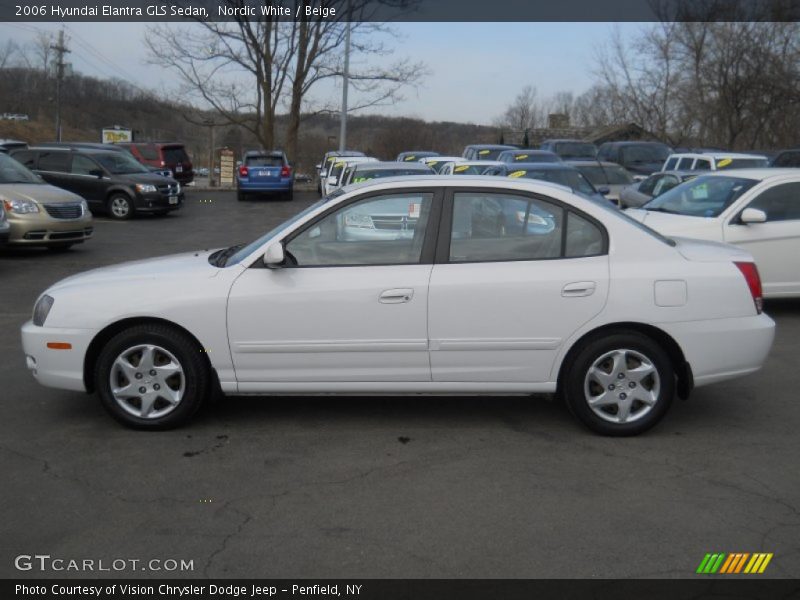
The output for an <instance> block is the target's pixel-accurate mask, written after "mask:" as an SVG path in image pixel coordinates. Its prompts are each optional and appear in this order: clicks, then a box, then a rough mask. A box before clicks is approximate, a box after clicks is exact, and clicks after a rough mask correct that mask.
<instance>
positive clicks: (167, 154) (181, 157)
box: [161, 146, 189, 163]
mask: <svg viewBox="0 0 800 600" xmlns="http://www.w3.org/2000/svg"><path fill="white" fill-rule="evenodd" d="M161 151H162V152H163V153H164V162H165V163H184V162H189V155H188V154H186V150H185V149H184V147H183V146H167V147H166V148H163V149H162V150H161Z"/></svg>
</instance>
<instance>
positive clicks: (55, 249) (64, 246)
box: [47, 244, 74, 252]
mask: <svg viewBox="0 0 800 600" xmlns="http://www.w3.org/2000/svg"><path fill="white" fill-rule="evenodd" d="M73 245H74V244H58V245H57V246H48V247H47V249H48V250H50V252H66V251H67V250H69V249H70V248H72V246H73Z"/></svg>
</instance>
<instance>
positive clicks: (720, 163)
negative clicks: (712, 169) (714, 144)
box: [717, 158, 733, 169]
mask: <svg viewBox="0 0 800 600" xmlns="http://www.w3.org/2000/svg"><path fill="white" fill-rule="evenodd" d="M732 162H733V159H732V158H723V159H722V160H718V161H717V168H718V169H721V168H722V167H727V166H728V165H729V164H731V163H732Z"/></svg>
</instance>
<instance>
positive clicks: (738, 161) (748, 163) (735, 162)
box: [717, 157, 768, 169]
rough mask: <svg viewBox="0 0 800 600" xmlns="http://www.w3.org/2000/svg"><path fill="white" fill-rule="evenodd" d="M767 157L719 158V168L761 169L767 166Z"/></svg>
mask: <svg viewBox="0 0 800 600" xmlns="http://www.w3.org/2000/svg"><path fill="white" fill-rule="evenodd" d="M767 163H768V161H767V158H766V157H764V158H718V159H717V169H760V168H762V167H766V166H767Z"/></svg>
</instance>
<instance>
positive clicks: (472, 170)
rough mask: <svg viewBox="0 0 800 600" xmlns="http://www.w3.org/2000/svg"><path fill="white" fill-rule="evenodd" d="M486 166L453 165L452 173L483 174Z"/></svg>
mask: <svg viewBox="0 0 800 600" xmlns="http://www.w3.org/2000/svg"><path fill="white" fill-rule="evenodd" d="M488 168H489V167H487V166H485V165H454V166H453V175H483V172H484V171H485V170H486V169H488Z"/></svg>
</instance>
